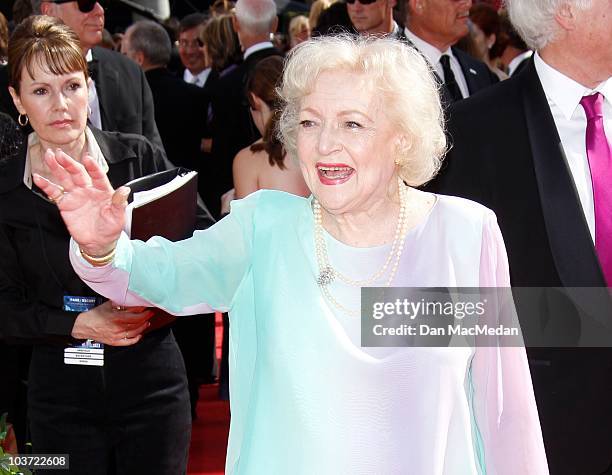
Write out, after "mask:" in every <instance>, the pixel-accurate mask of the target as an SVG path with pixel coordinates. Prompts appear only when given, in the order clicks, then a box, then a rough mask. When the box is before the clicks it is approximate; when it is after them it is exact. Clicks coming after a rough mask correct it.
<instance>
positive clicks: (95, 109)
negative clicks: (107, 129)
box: [85, 50, 102, 130]
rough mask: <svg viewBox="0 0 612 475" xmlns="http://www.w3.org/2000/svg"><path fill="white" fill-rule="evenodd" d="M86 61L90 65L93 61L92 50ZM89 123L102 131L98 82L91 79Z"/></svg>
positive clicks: (89, 51) (86, 56) (88, 53)
mask: <svg viewBox="0 0 612 475" xmlns="http://www.w3.org/2000/svg"><path fill="white" fill-rule="evenodd" d="M85 60H86V61H87V62H88V63H89V62H91V61H92V60H93V54H91V50H88V51H87V54H86V55H85ZM90 79H91V78H90ZM88 102H89V121H90V122H91V123H92V124H93V126H94V127H96V128H98V129H100V130H102V116H101V115H100V101H99V99H98V91H97V90H96V82H95V81H94V80H93V79H91V82H90V83H89V98H88Z"/></svg>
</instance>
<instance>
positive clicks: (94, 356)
mask: <svg viewBox="0 0 612 475" xmlns="http://www.w3.org/2000/svg"><path fill="white" fill-rule="evenodd" d="M97 300H98V299H97V298H96V297H81V296H76V295H64V310H65V311H67V312H78V313H82V312H87V311H88V310H91V309H92V308H94V307H95V306H96V305H98V301H97ZM64 364H70V365H81V366H104V345H103V344H102V343H100V342H97V341H94V340H86V341H85V342H83V343H81V344H74V345H70V346H69V347H67V348H64Z"/></svg>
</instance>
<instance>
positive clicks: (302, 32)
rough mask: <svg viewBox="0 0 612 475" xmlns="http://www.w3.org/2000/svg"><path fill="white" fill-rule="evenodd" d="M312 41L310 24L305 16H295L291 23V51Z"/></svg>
mask: <svg viewBox="0 0 612 475" xmlns="http://www.w3.org/2000/svg"><path fill="white" fill-rule="evenodd" d="M309 39H310V23H309V21H308V18H306V17H305V16H303V15H298V16H295V17H293V18H292V19H291V21H290V22H289V49H292V48H294V47H295V46H297V45H299V44H300V43H302V42H304V41H307V40H309Z"/></svg>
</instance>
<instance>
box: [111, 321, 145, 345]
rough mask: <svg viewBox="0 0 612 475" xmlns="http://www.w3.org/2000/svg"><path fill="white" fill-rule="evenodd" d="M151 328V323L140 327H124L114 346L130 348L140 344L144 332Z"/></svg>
mask: <svg viewBox="0 0 612 475" xmlns="http://www.w3.org/2000/svg"><path fill="white" fill-rule="evenodd" d="M150 326H151V324H150V323H149V322H144V323H142V324H141V325H138V326H136V325H128V326H122V327H121V329H120V330H119V332H118V333H117V334H116V336H115V342H114V343H113V346H130V345H133V344H134V343H138V342H139V341H140V339H141V338H142V332H144V331H145V330H146V329H147V328H149V327H150Z"/></svg>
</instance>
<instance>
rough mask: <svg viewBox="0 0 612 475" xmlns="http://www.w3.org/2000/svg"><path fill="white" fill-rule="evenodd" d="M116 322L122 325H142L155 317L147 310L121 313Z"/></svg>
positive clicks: (118, 314)
mask: <svg viewBox="0 0 612 475" xmlns="http://www.w3.org/2000/svg"><path fill="white" fill-rule="evenodd" d="M115 315H117V316H116V317H115V318H114V320H115V322H117V323H118V324H120V325H141V324H143V323H146V322H148V320H149V319H150V318H151V317H152V316H153V315H154V313H153V312H152V311H151V310H145V311H144V312H130V311H125V310H124V311H120V312H119V313H116V314H115Z"/></svg>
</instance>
